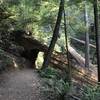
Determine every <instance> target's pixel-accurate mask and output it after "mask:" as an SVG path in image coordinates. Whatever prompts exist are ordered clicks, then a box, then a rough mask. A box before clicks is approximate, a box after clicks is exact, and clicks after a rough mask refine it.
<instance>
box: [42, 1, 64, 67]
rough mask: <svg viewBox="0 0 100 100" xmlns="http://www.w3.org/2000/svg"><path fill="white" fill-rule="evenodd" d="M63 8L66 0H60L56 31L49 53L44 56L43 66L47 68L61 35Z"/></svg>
mask: <svg viewBox="0 0 100 100" xmlns="http://www.w3.org/2000/svg"><path fill="white" fill-rule="evenodd" d="M63 10H64V0H61V1H60V5H59V12H58V17H57V21H56V25H55V28H54V31H53V36H52V40H51V43H50V46H49V48H48V51H47V54H46V56H45V58H44V62H43V67H42V68H46V67H48V65H49V62H50V58H51V55H52V52H53V50H54V47H55V44H56V41H57V39H58V36H59V29H60V23H61V19H62V14H63Z"/></svg>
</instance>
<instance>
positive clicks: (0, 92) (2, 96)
mask: <svg viewBox="0 0 100 100" xmlns="http://www.w3.org/2000/svg"><path fill="white" fill-rule="evenodd" d="M42 88H43V86H42V83H41V78H40V77H39V75H38V73H37V71H36V70H32V69H29V68H24V69H22V70H13V71H7V72H6V73H5V72H4V73H2V74H1V75H0V100H56V99H51V98H50V97H49V96H48V97H47V95H45V94H43V91H42V90H43V89H42ZM51 97H52V96H51ZM57 100H58V99H57Z"/></svg>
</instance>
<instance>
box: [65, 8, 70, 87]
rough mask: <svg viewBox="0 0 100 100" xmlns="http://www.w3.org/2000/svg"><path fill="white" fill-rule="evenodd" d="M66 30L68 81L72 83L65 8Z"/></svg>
mask: <svg viewBox="0 0 100 100" xmlns="http://www.w3.org/2000/svg"><path fill="white" fill-rule="evenodd" d="M64 31H65V42H66V54H67V60H68V66H67V67H68V68H67V70H66V72H67V74H68V77H67V81H68V82H69V84H70V85H71V66H70V61H69V59H70V58H69V52H68V34H67V22H66V14H65V9H64Z"/></svg>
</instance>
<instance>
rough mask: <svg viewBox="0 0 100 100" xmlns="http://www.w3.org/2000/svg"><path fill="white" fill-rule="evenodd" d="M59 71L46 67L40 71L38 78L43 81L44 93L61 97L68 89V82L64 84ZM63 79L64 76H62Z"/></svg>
mask: <svg viewBox="0 0 100 100" xmlns="http://www.w3.org/2000/svg"><path fill="white" fill-rule="evenodd" d="M61 74H62V73H61V71H59V70H57V69H54V68H51V67H48V68H46V69H44V70H42V71H40V76H41V77H42V78H43V80H44V89H43V91H44V92H45V93H50V92H53V93H55V96H56V95H60V96H63V95H64V94H65V93H66V92H67V91H68V90H69V88H70V86H69V84H68V82H65V81H64V79H63V75H61ZM64 77H65V76H64Z"/></svg>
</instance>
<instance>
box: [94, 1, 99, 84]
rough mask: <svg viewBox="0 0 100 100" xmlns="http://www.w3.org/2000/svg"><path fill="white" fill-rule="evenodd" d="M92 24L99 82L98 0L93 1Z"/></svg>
mask: <svg viewBox="0 0 100 100" xmlns="http://www.w3.org/2000/svg"><path fill="white" fill-rule="evenodd" d="M93 4H94V23H95V34H96V52H97V65H98V82H100V26H99V15H98V0H94V2H93Z"/></svg>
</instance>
